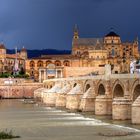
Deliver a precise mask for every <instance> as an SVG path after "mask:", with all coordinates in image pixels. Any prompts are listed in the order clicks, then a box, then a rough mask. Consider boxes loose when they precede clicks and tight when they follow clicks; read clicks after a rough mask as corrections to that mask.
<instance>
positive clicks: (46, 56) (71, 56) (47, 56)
mask: <svg viewBox="0 0 140 140" xmlns="http://www.w3.org/2000/svg"><path fill="white" fill-rule="evenodd" d="M76 58H77V57H76V56H74V55H71V54H70V55H42V56H41V57H34V58H32V59H52V60H63V59H65V60H67V59H76Z"/></svg>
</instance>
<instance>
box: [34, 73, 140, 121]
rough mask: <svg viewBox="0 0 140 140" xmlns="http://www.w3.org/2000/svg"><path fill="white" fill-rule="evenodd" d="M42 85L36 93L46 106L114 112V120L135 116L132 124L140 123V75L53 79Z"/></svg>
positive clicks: (97, 112) (102, 112)
mask: <svg viewBox="0 0 140 140" xmlns="http://www.w3.org/2000/svg"><path fill="white" fill-rule="evenodd" d="M43 84H44V88H41V89H38V90H36V91H35V92H34V96H35V97H41V99H42V101H43V102H44V103H45V104H46V105H47V106H56V107H65V108H67V109H70V110H80V111H93V112H95V114H96V115H112V118H113V119H115V120H118V119H119V120H126V119H132V122H133V123H140V121H139V120H138V119H139V117H140V113H137V112H140V107H138V106H140V102H139V103H138V99H139V98H138V96H139V95H140V75H138V74H106V75H98V76H85V77H77V78H61V79H51V80H45V81H44V82H43ZM136 100H137V102H136ZM137 110H139V111H137Z"/></svg>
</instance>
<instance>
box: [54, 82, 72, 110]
mask: <svg viewBox="0 0 140 140" xmlns="http://www.w3.org/2000/svg"><path fill="white" fill-rule="evenodd" d="M70 90H71V86H70V85H69V84H67V85H66V86H64V87H63V88H62V90H60V91H59V92H58V94H57V98H56V103H55V106H56V107H59V108H64V107H66V97H67V93H68V92H69V91H70Z"/></svg>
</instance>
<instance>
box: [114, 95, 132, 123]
mask: <svg viewBox="0 0 140 140" xmlns="http://www.w3.org/2000/svg"><path fill="white" fill-rule="evenodd" d="M131 104H132V100H130V99H127V98H124V97H118V98H114V100H113V104H112V106H113V109H112V118H113V120H128V119H131Z"/></svg>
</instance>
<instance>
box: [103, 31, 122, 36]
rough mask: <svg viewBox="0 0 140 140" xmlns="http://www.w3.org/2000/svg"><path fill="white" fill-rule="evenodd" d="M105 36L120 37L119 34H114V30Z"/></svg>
mask: <svg viewBox="0 0 140 140" xmlns="http://www.w3.org/2000/svg"><path fill="white" fill-rule="evenodd" d="M105 37H120V36H119V35H118V34H116V33H115V32H113V31H111V32H109V33H108V34H107V35H106V36H105Z"/></svg>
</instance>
